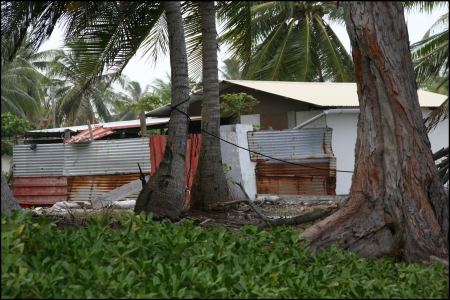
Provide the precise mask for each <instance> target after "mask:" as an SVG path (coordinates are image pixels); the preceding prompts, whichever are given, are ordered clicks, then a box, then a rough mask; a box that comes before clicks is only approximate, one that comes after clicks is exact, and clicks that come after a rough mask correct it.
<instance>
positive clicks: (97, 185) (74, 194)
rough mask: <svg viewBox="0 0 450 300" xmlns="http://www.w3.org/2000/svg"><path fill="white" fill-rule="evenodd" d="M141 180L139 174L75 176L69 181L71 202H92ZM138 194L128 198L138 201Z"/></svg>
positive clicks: (69, 178) (69, 198)
mask: <svg viewBox="0 0 450 300" xmlns="http://www.w3.org/2000/svg"><path fill="white" fill-rule="evenodd" d="M136 179H139V173H135V174H122V175H94V176H74V177H68V180H69V196H68V200H69V201H92V200H94V199H95V198H97V197H100V196H102V195H104V194H106V193H108V192H111V191H112V190H114V189H116V188H118V187H120V186H122V185H124V184H127V183H129V182H131V181H133V180H136ZM137 197H138V194H133V195H130V196H128V197H127V198H128V199H133V200H136V199H137Z"/></svg>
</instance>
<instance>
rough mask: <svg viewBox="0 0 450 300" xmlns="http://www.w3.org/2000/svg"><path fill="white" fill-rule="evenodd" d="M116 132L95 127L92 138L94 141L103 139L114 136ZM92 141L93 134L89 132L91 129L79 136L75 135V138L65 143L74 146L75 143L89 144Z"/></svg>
mask: <svg viewBox="0 0 450 300" xmlns="http://www.w3.org/2000/svg"><path fill="white" fill-rule="evenodd" d="M114 132H115V131H114V130H112V129H111V128H103V126H101V125H100V126H99V125H97V126H95V127H94V128H92V136H93V138H94V140H97V139H100V138H102V137H105V136H107V135H111V134H113V133H114ZM90 140H91V134H90V132H89V129H86V130H84V131H82V132H80V133H79V134H77V135H74V136H73V137H71V138H69V139H67V140H65V141H64V143H66V144H74V143H82V142H89V141H90Z"/></svg>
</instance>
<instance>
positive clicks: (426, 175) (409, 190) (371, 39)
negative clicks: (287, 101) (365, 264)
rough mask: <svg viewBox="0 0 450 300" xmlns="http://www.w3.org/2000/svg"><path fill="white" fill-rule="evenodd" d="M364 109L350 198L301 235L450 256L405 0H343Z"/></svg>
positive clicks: (374, 251) (425, 256) (405, 253)
mask: <svg viewBox="0 0 450 300" xmlns="http://www.w3.org/2000/svg"><path fill="white" fill-rule="evenodd" d="M344 5H345V9H346V19H345V21H346V25H347V31H348V33H349V36H350V40H351V45H352V55H353V61H354V65H355V76H356V82H357V87H358V97H359V104H360V115H359V120H358V136H357V141H356V153H355V155H356V159H355V161H356V164H355V170H354V175H353V179H352V188H351V192H350V198H349V200H348V201H347V203H346V205H345V206H344V207H343V208H342V209H340V210H339V211H337V212H336V213H335V214H333V215H331V216H330V217H328V218H326V219H324V220H322V221H321V222H319V223H317V224H315V225H314V226H312V227H310V228H308V229H307V230H306V231H305V232H304V233H303V236H304V237H306V238H307V239H309V240H310V242H311V243H310V247H311V249H313V250H316V249H319V248H323V247H325V246H328V245H330V244H338V245H340V246H342V247H344V248H346V249H350V250H353V251H356V252H358V253H359V254H360V255H362V256H364V257H368V258H375V257H380V256H384V255H392V256H396V257H398V258H401V259H403V260H406V261H409V262H413V261H428V260H429V259H430V256H437V257H441V258H447V257H448V199H447V195H446V194H445V190H444V187H443V185H442V182H441V180H440V178H439V176H438V173H437V169H436V166H435V164H434V161H433V157H432V152H431V149H430V142H429V140H428V136H427V134H426V131H425V126H424V123H423V120H422V114H421V110H420V107H419V102H418V97H417V87H416V82H415V75H414V69H413V65H412V61H411V54H410V51H409V45H408V32H407V28H406V24H405V19H404V15H403V7H402V4H401V2H381V1H380V2H378V1H370V2H345V3H344Z"/></svg>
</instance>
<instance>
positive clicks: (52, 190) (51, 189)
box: [14, 186, 67, 196]
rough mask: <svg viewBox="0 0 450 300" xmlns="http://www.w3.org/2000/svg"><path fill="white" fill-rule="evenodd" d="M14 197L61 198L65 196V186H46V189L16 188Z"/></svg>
mask: <svg viewBox="0 0 450 300" xmlns="http://www.w3.org/2000/svg"><path fill="white" fill-rule="evenodd" d="M14 195H17V196H27V195H35V196H48V195H52V196H63V195H67V186H46V187H39V188H36V187H16V188H15V190H14Z"/></svg>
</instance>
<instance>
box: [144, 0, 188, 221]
mask: <svg viewBox="0 0 450 300" xmlns="http://www.w3.org/2000/svg"><path fill="white" fill-rule="evenodd" d="M164 5H165V9H166V16H167V27H168V32H169V49H170V67H171V80H172V103H171V104H172V106H175V105H177V104H179V103H181V102H183V101H185V100H187V99H188V97H189V83H188V66H187V55H186V43H185V38H184V29H183V20H182V16H181V6H180V2H179V1H166V2H164ZM187 108H188V102H187V101H186V102H184V103H182V104H180V105H179V106H177V109H179V110H180V111H182V112H184V113H186V112H187ZM188 121H189V120H188V118H187V117H186V115H184V114H183V113H181V112H179V111H177V110H173V111H172V114H171V116H170V121H169V133H168V137H167V143H166V149H165V153H164V158H163V160H162V162H161V164H160V165H159V168H158V170H157V171H156V172H155V174H154V176H152V177H151V178H150V180H149V182H148V183H147V184H146V186H145V187H144V189H143V190H142V191H141V193H140V194H139V197H138V199H137V201H136V206H135V212H136V213H140V212H142V211H145V212H153V213H154V215H155V217H169V218H171V219H176V218H178V217H179V215H180V214H181V212H182V210H183V204H184V194H185V182H184V181H185V178H184V172H185V156H186V143H187V135H188Z"/></svg>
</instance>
